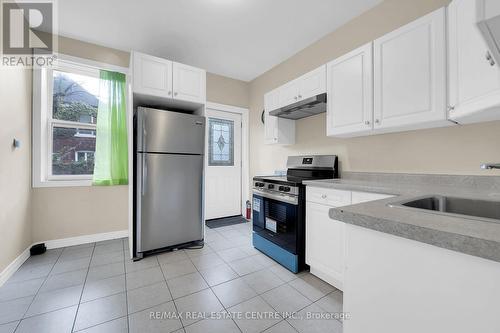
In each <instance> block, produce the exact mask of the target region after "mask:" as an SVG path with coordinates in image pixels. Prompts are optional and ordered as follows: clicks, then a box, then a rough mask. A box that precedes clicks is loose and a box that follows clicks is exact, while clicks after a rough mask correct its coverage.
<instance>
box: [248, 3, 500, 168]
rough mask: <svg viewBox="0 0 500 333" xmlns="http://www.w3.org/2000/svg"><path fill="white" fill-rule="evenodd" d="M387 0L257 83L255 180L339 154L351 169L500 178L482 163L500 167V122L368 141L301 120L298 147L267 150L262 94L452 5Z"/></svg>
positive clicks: (253, 103) (319, 119)
mask: <svg viewBox="0 0 500 333" xmlns="http://www.w3.org/2000/svg"><path fill="white" fill-rule="evenodd" d="M448 2H449V1H448V0H386V1H384V2H383V3H381V4H380V5H378V6H376V7H374V8H373V9H371V10H370V11H368V12H365V13H364V14H363V15H361V16H359V17H357V18H355V19H354V20H352V21H350V22H349V23H347V24H346V25H344V26H342V27H340V28H339V29H338V30H336V31H334V32H332V33H330V34H329V35H327V36H325V37H324V38H322V39H321V40H319V41H318V42H316V43H314V44H312V45H311V46H309V47H307V48H306V49H304V50H302V51H300V52H299V53H297V54H296V55H294V56H293V57H291V58H289V59H288V60H286V61H285V62H283V63H281V64H279V65H278V66H276V67H274V68H273V69H271V70H270V71H268V72H266V73H264V74H263V75H261V76H260V77H258V78H256V79H255V80H253V81H252V82H251V83H250V110H251V112H250V126H251V128H250V156H252V158H251V159H250V174H251V175H255V174H259V173H266V172H270V171H273V170H276V169H283V168H284V164H285V161H286V157H287V156H288V155H294V154H337V155H339V157H340V161H341V164H342V165H341V168H342V169H343V170H347V171H371V172H412V173H443V174H477V175H493V174H496V175H499V174H500V173H499V172H492V171H482V170H480V169H479V164H480V163H481V162H485V161H500V148H499V147H500V122H493V123H485V124H479V125H469V126H455V127H450V128H441V129H432V130H420V131H412V132H405V133H396V134H385V135H376V136H367V137H362V138H354V139H334V138H328V137H326V116H325V114H321V115H318V116H314V117H310V118H305V119H302V120H299V121H297V123H296V125H297V128H296V130H297V133H296V135H297V136H296V144H295V145H293V146H288V147H283V146H281V147H280V146H269V145H265V144H264V141H263V139H264V125H263V124H262V123H261V122H260V115H261V112H262V109H263V102H264V101H263V95H264V93H266V92H267V91H270V90H272V89H274V88H276V87H278V86H280V85H282V84H283V83H285V82H287V81H289V80H291V79H294V78H296V77H298V76H300V75H302V74H304V73H306V72H307V71H309V70H311V69H314V68H316V67H318V66H320V65H322V64H325V63H327V62H328V61H330V60H332V59H334V58H336V57H338V56H340V55H342V54H345V53H347V52H349V51H350V50H352V49H354V48H356V47H358V46H360V45H363V44H365V43H367V42H369V41H371V40H373V39H375V38H377V37H379V36H382V35H384V34H385V33H387V32H390V31H392V30H394V29H396V28H398V27H400V26H402V25H404V24H406V23H408V22H411V21H412V20H414V19H416V18H418V17H420V16H422V15H424V14H426V13H428V12H431V11H433V10H435V9H437V8H440V7H442V6H444V5H446V4H448Z"/></svg>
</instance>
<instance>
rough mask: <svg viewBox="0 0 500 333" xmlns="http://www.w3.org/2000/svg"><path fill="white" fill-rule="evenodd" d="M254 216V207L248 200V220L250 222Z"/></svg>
mask: <svg viewBox="0 0 500 333" xmlns="http://www.w3.org/2000/svg"><path fill="white" fill-rule="evenodd" d="M251 216H252V205H251V204H250V200H247V216H246V218H247V220H250V218H251Z"/></svg>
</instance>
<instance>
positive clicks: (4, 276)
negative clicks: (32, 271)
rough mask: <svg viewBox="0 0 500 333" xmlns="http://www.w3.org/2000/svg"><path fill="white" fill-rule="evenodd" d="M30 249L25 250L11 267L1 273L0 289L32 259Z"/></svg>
mask: <svg viewBox="0 0 500 333" xmlns="http://www.w3.org/2000/svg"><path fill="white" fill-rule="evenodd" d="M30 247H31V246H29V247H28V248H27V249H26V250H24V251H23V252H22V253H21V254H20V255H19V256H18V257H17V258H16V259H14V261H12V262H11V263H10V264H9V266H7V267H5V269H4V270H3V271H2V272H1V273H0V287H1V286H3V284H4V283H5V282H6V281H7V280H8V279H9V278H10V277H11V276H12V275H13V274H14V273H15V272H16V271H17V270H18V269H19V267H21V265H22V264H23V263H24V262H25V261H26V260H28V258H29V257H30Z"/></svg>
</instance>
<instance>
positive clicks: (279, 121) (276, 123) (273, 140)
mask: <svg viewBox="0 0 500 333" xmlns="http://www.w3.org/2000/svg"><path fill="white" fill-rule="evenodd" d="M279 98H280V91H279V90H278V89H275V90H273V91H270V92H268V93H267V94H265V95H264V142H265V143H266V144H282V145H291V144H294V143H295V121H293V120H290V119H284V118H278V117H276V116H271V115H270V114H269V112H270V111H273V110H276V109H278V108H279Z"/></svg>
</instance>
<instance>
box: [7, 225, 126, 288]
mask: <svg viewBox="0 0 500 333" xmlns="http://www.w3.org/2000/svg"><path fill="white" fill-rule="evenodd" d="M124 237H128V230H120V231H112V232H104V233H100V234H92V235H84V236H77V237H69V238H62V239H53V240H49V241H45V242H36V243H33V244H31V245H30V246H28V247H27V248H26V249H25V250H24V251H23V252H22V253H21V254H20V255H19V256H18V257H17V258H16V259H14V261H12V262H11V263H10V264H9V265H8V266H7V267H5V269H4V270H3V271H2V272H1V273H0V287H1V286H2V285H3V284H4V283H5V282H6V281H7V280H8V279H9V278H10V277H11V276H12V275H13V274H14V273H15V272H16V271H17V270H18V269H19V267H21V265H22V264H23V263H24V262H25V261H26V260H27V259H28V258H29V257H30V248H31V247H32V246H33V245H35V244H40V243H45V246H46V247H47V249H57V248H61V247H66V246H74V245H81V244H87V243H94V242H101V241H106V240H112V239H118V238H124Z"/></svg>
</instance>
